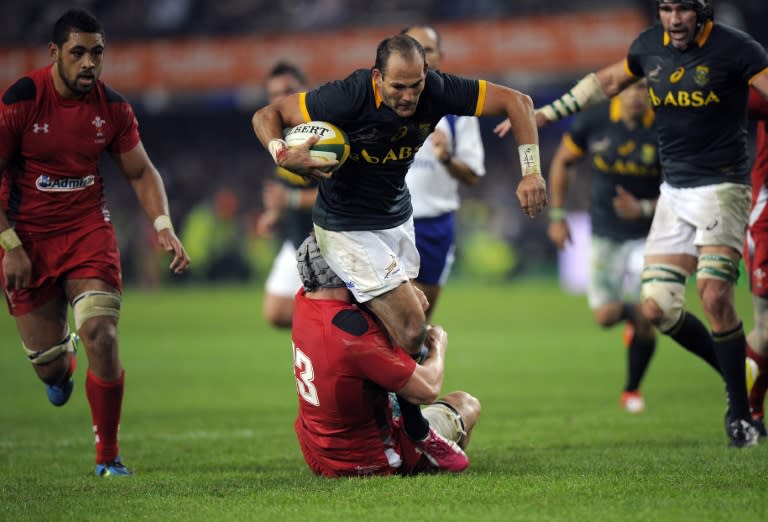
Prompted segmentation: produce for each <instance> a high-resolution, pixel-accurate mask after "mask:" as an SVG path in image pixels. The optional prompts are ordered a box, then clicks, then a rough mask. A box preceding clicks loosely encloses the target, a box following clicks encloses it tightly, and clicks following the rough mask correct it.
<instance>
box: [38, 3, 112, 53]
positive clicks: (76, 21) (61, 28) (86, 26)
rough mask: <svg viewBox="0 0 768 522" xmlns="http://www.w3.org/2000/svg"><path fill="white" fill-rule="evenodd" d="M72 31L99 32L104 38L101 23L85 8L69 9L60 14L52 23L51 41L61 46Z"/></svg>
mask: <svg viewBox="0 0 768 522" xmlns="http://www.w3.org/2000/svg"><path fill="white" fill-rule="evenodd" d="M73 32H82V33H99V34H100V35H101V36H102V38H104V29H103V28H102V27H101V24H100V23H99V21H98V20H96V17H94V16H93V15H92V14H91V13H89V12H88V11H86V10H85V9H70V10H69V11H67V12H66V13H64V14H63V15H61V18H59V19H58V20H56V23H55V24H54V25H53V33H52V35H51V41H52V42H53V43H55V44H56V45H57V46H59V47H61V46H62V45H64V42H66V41H67V40H69V35H70V33H73Z"/></svg>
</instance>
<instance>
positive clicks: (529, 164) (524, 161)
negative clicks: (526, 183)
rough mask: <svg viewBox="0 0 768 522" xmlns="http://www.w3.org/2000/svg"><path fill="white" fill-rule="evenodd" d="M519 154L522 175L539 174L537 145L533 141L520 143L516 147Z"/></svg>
mask: <svg viewBox="0 0 768 522" xmlns="http://www.w3.org/2000/svg"><path fill="white" fill-rule="evenodd" d="M517 154H518V156H520V170H521V171H522V173H523V176H541V161H540V160H539V146H538V145H537V144H535V143H529V144H527V145H520V146H519V147H518V148H517Z"/></svg>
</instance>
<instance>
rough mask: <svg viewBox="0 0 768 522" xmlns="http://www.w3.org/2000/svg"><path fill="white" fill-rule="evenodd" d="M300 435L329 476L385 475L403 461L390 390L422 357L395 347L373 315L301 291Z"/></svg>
mask: <svg viewBox="0 0 768 522" xmlns="http://www.w3.org/2000/svg"><path fill="white" fill-rule="evenodd" d="M293 350H294V376H295V378H296V388H297V392H298V396H299V415H298V418H297V419H296V423H295V429H296V434H297V435H298V437H299V439H300V440H301V445H302V449H303V450H304V451H305V452H306V453H308V455H307V460H308V461H312V462H315V463H317V464H319V465H320V466H321V467H322V469H323V471H324V474H328V475H331V476H339V475H368V474H387V473H392V472H394V471H396V470H397V468H398V466H400V465H401V461H400V459H401V457H402V456H403V451H402V449H401V448H400V446H399V441H398V439H397V438H396V437H394V436H393V433H392V431H391V430H392V426H391V411H390V410H389V406H388V400H387V391H397V390H399V389H401V388H402V387H403V386H405V384H406V383H407V382H408V380H409V379H410V378H411V375H412V374H413V372H414V370H415V369H416V363H415V362H414V361H413V359H411V358H410V356H409V355H408V354H406V353H405V352H404V351H403V350H401V349H399V348H395V347H394V346H392V345H391V344H390V343H389V341H388V339H387V337H386V335H385V334H384V332H382V331H381V329H380V328H379V327H378V326H377V325H376V323H375V322H374V321H373V320H372V319H371V318H370V316H369V315H368V314H367V313H365V312H362V311H360V310H359V309H358V308H357V307H356V306H354V305H351V304H347V303H344V302H341V301H328V300H312V299H308V298H307V297H306V294H305V292H304V290H300V291H299V294H298V295H297V296H296V309H295V311H294V315H293Z"/></svg>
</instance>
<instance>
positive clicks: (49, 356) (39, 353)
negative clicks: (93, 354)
mask: <svg viewBox="0 0 768 522" xmlns="http://www.w3.org/2000/svg"><path fill="white" fill-rule="evenodd" d="M22 346H23V347H24V351H25V352H27V359H29V362H31V363H32V364H34V365H36V366H43V365H46V364H50V363H52V362H54V361H56V360H58V359H60V358H61V357H63V356H64V355H66V354H67V353H69V352H74V351H75V340H74V338H73V337H72V335H70V334H67V336H66V337H65V338H64V340H63V341H61V342H60V343H57V344H54V345H53V346H51V347H49V348H45V349H43V350H31V349H29V348H28V347H27V346H26V345H25V344H23V343H22Z"/></svg>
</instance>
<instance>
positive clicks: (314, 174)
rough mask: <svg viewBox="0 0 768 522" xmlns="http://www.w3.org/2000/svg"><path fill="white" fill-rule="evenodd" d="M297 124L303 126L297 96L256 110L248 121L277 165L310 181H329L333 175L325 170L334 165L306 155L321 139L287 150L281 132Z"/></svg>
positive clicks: (285, 97)
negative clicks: (327, 179) (312, 179)
mask: <svg viewBox="0 0 768 522" xmlns="http://www.w3.org/2000/svg"><path fill="white" fill-rule="evenodd" d="M300 123H304V116H303V114H302V113H301V108H300V104H299V95H298V94H292V95H290V96H284V97H282V98H280V99H279V100H277V101H275V102H273V103H271V104H269V105H267V106H266V107H263V108H261V109H259V110H258V111H256V112H255V113H254V115H253V117H252V118H251V124H252V125H253V131H254V132H255V133H256V137H257V138H259V141H260V142H261V144H262V145H264V148H265V149H267V150H268V151H269V153H270V154H271V155H272V159H273V160H275V164H276V165H278V166H279V167H283V168H285V169H287V170H290V171H291V172H293V173H295V174H299V175H301V176H307V177H309V178H314V179H326V178H330V177H331V175H332V174H331V173H330V172H327V169H328V167H329V166H333V163H332V162H329V161H325V160H319V159H315V158H312V157H311V156H310V155H309V149H310V147H312V145H314V144H315V143H316V142H317V140H319V139H320V138H319V137H318V136H313V137H311V138H309V139H308V140H307V141H306V142H305V143H304V144H303V145H299V146H297V147H289V146H288V144H287V143H286V142H285V141H284V140H283V129H286V128H288V127H293V126H296V125H299V124H300ZM321 169H324V170H321Z"/></svg>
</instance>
